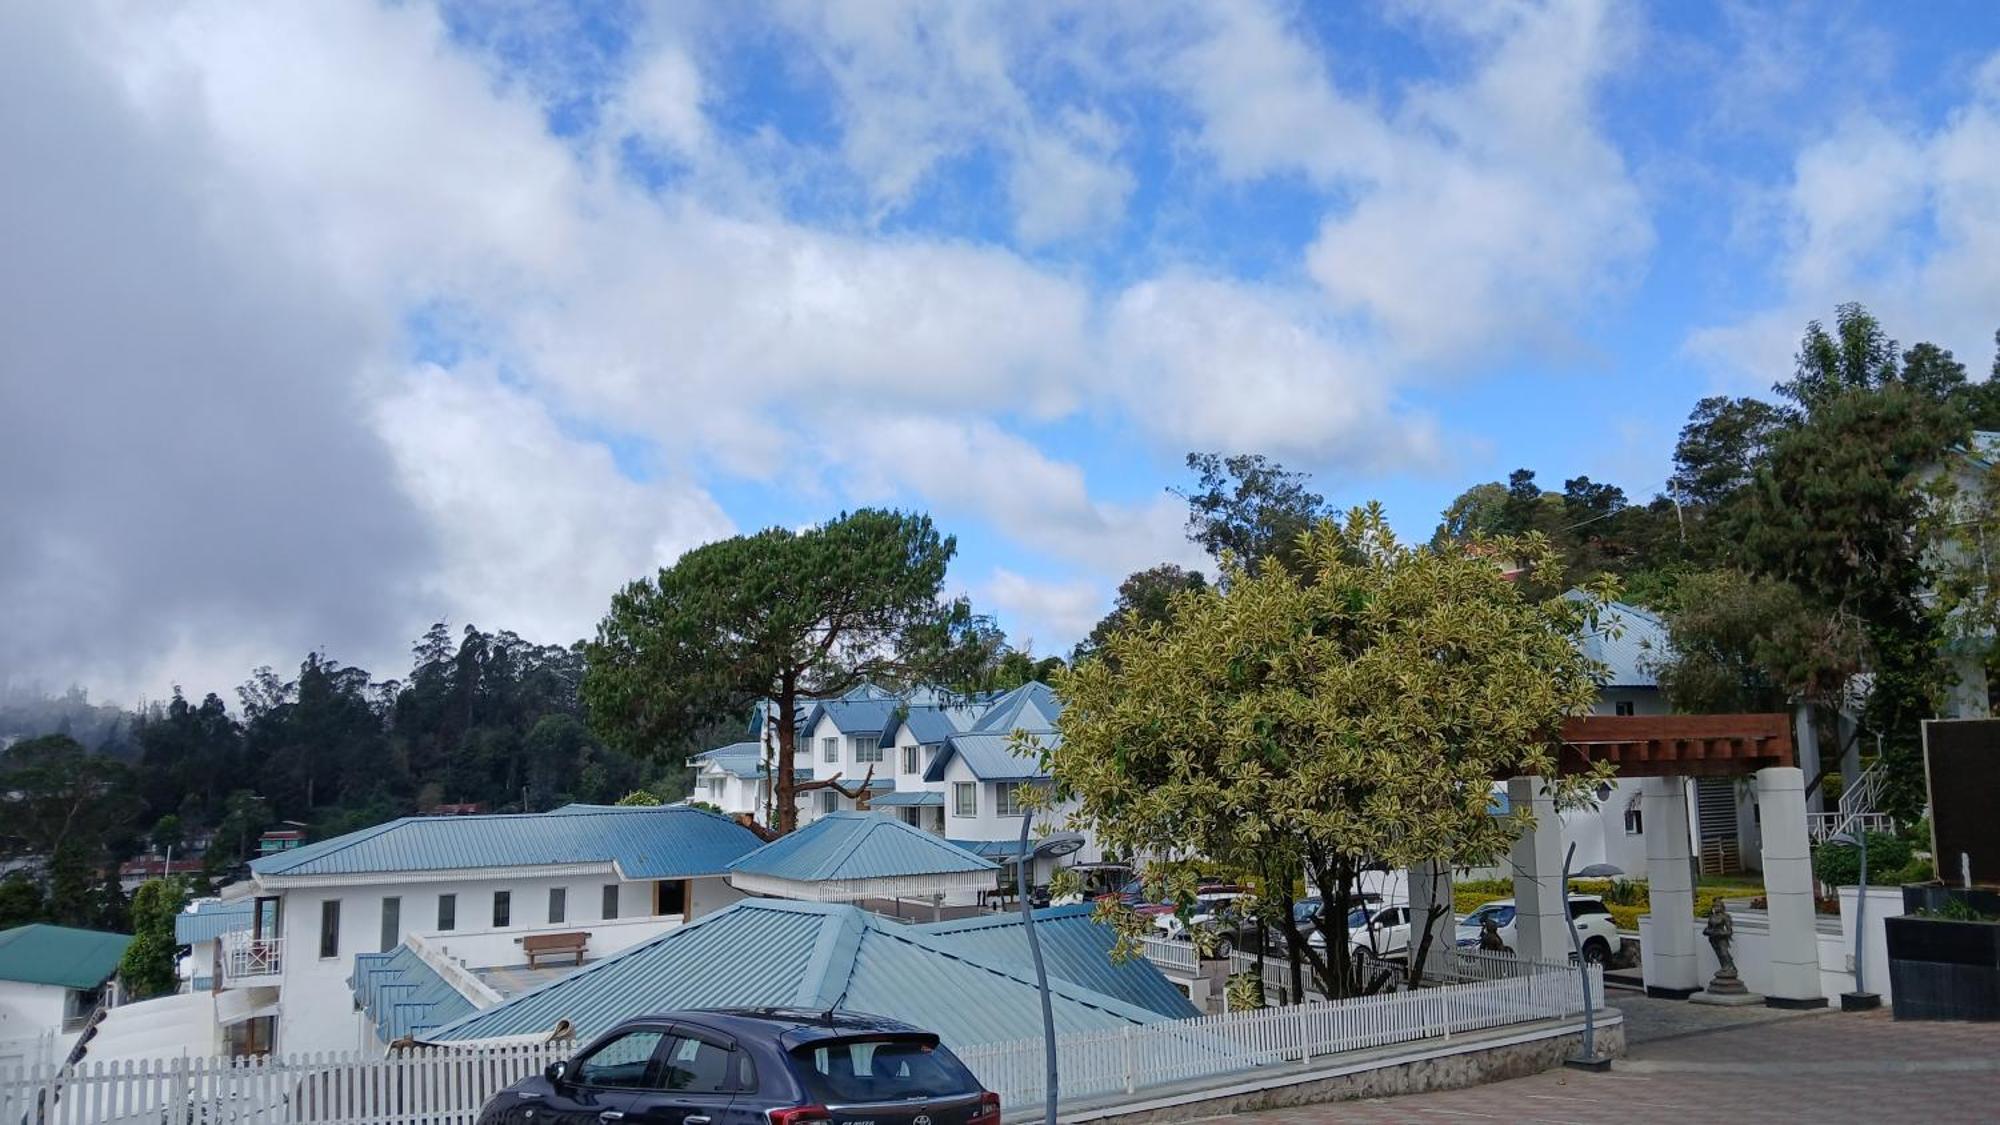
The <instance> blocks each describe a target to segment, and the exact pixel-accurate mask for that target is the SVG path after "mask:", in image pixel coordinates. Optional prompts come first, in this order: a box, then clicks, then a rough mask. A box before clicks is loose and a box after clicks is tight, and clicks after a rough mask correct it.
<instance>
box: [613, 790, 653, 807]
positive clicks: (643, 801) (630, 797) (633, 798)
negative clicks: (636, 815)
mask: <svg viewBox="0 0 2000 1125" xmlns="http://www.w3.org/2000/svg"><path fill="white" fill-rule="evenodd" d="M612 803H613V804H618V805H639V806H645V807H651V806H653V805H657V804H659V803H660V798H659V796H658V795H657V794H655V793H652V792H649V791H647V790H644V789H634V790H632V791H631V792H630V793H627V794H625V795H624V796H623V797H620V798H618V800H616V801H614V802H612Z"/></svg>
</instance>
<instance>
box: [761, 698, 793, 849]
mask: <svg viewBox="0 0 2000 1125" xmlns="http://www.w3.org/2000/svg"><path fill="white" fill-rule="evenodd" d="M798 705H799V693H798V688H797V685H796V684H795V683H794V682H793V681H792V680H789V679H787V680H785V681H784V684H783V685H782V686H781V687H780V688H779V689H778V719H777V722H778V761H777V763H776V765H777V780H776V783H775V784H774V785H773V786H772V788H773V790H774V791H775V793H776V799H777V803H778V808H777V812H776V816H775V818H774V819H776V821H777V823H776V824H775V825H773V826H772V827H774V828H776V829H777V831H778V835H780V836H784V835H788V834H790V833H791V832H792V831H793V830H794V829H796V828H798V826H799V798H798V792H799V782H798V778H797V776H795V774H794V773H793V771H792V759H793V756H794V753H795V751H796V748H797V745H798V731H797V729H796V727H797V723H798V720H797V717H796V714H795V712H796V711H797V710H798ZM764 721H765V722H770V721H771V719H770V717H769V716H766V717H765V720H764Z"/></svg>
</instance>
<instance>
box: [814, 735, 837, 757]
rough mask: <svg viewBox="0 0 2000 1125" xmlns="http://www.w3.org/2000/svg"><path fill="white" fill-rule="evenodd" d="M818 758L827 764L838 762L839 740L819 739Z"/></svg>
mask: <svg viewBox="0 0 2000 1125" xmlns="http://www.w3.org/2000/svg"><path fill="white" fill-rule="evenodd" d="M819 756H820V757H822V758H824V759H826V760H827V761H829V762H838V761H839V760H840V740H839V739H838V738H822V739H820V740H819Z"/></svg>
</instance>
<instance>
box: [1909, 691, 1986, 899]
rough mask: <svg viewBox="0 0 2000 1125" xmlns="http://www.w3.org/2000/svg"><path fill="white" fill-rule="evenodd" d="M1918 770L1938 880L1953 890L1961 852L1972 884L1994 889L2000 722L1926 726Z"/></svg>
mask: <svg viewBox="0 0 2000 1125" xmlns="http://www.w3.org/2000/svg"><path fill="white" fill-rule="evenodd" d="M1924 766H1925V770H1926V772H1927V774H1928V777H1929V781H1930V798H1931V838H1932V839H1933V840H1934V841H1935V842H1936V843H1935V846H1934V847H1933V848H1932V849H1931V852H1932V854H1933V855H1934V856H1935V857H1936V863H1937V873H1938V878H1939V879H1941V880H1942V881H1944V882H1945V883H1947V884H1952V885H1957V884H1958V882H1959V858H1958V857H1959V855H1960V854H1961V853H1963V854H1965V855H1967V856H1969V857H1970V858H1971V862H1972V881H1973V882H1974V883H1986V884H2000V816H1996V815H1995V812H1996V810H2000V719H1950V720H1938V719H1934V720H1931V721H1929V722H1926V723H1925V724H1924Z"/></svg>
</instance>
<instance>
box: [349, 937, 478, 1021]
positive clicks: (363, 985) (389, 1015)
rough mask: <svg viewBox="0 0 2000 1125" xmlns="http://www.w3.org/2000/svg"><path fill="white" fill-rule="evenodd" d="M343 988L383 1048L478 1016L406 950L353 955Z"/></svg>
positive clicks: (409, 950) (461, 995) (464, 1000)
mask: <svg viewBox="0 0 2000 1125" xmlns="http://www.w3.org/2000/svg"><path fill="white" fill-rule="evenodd" d="M347 985H348V987H349V988H351V989H353V990H354V1003H355V1005H356V1006H358V1007H359V1008H360V1009H361V1010H362V1011H363V1012H365V1013H366V1014H367V1016H368V1020H369V1022H370V1023H373V1024H374V1025H375V1034H376V1036H377V1037H379V1038H380V1039H381V1040H382V1042H384V1043H393V1042H395V1041H396V1040H398V1039H402V1038H404V1037H406V1036H422V1035H426V1034H428V1033H430V1032H432V1031H435V1030H437V1029H438V1028H440V1027H443V1026H444V1025H446V1024H448V1023H452V1022H455V1021H457V1020H461V1019H464V1018H465V1017H466V1016H469V1015H471V1014H472V1013H473V1012H474V1011H476V1010H477V1008H476V1006H475V1005H474V1004H473V1003H472V1001H470V1000H468V999H466V998H465V996H464V995H463V994H461V993H460V992H459V991H458V990H457V989H455V988H453V987H452V986H451V985H450V984H448V983H446V982H445V979H444V978H443V977H441V976H439V975H438V972H437V970H436V969H433V968H431V967H430V966H429V965H428V964H425V963H424V959H423V958H422V957H419V956H417V953H416V951H415V950H413V949H411V948H410V947H409V946H407V945H399V946H397V947H396V948H394V949H392V950H390V951H389V952H387V953H357V954H355V955H354V973H353V975H352V976H349V977H348V978H347Z"/></svg>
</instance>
